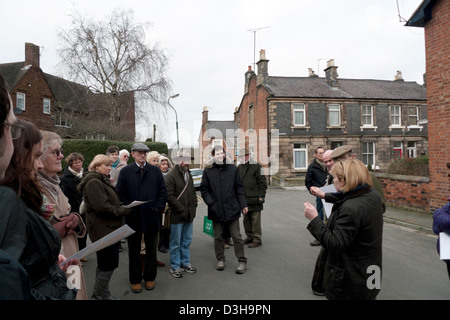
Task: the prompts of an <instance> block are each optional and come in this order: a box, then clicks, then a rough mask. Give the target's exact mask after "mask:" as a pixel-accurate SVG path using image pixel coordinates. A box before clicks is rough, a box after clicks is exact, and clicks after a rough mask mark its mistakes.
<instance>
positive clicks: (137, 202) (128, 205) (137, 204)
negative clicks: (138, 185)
mask: <svg viewBox="0 0 450 320" xmlns="http://www.w3.org/2000/svg"><path fill="white" fill-rule="evenodd" d="M149 201H150V200H148V201H133V202H132V203H130V204H127V205H126V206H123V207H124V208H133V207H136V206H140V205H141V204H143V203H147V202H149Z"/></svg>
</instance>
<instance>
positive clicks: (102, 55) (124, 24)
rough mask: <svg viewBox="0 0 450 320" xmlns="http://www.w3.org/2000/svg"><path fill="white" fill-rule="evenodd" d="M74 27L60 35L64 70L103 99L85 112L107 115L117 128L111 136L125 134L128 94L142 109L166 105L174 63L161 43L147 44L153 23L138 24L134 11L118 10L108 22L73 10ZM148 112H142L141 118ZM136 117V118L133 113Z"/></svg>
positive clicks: (66, 74) (128, 108)
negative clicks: (168, 73) (170, 73)
mask: <svg viewBox="0 0 450 320" xmlns="http://www.w3.org/2000/svg"><path fill="white" fill-rule="evenodd" d="M71 18H72V27H71V28H70V29H68V30H61V31H60V32H59V33H58V40H59V44H60V47H59V48H58V53H59V56H60V58H61V62H60V70H61V71H62V72H63V74H64V75H65V76H68V77H69V78H70V79H71V80H73V81H75V82H77V83H80V84H83V85H85V86H87V87H88V88H89V89H90V90H91V91H92V92H93V93H94V95H99V96H102V99H103V100H102V102H100V100H99V99H92V98H91V99H88V100H89V101H95V103H91V105H90V106H86V110H85V111H84V113H85V114H90V115H91V116H92V114H93V113H94V112H95V113H97V114H101V113H103V114H104V115H107V116H106V117H107V118H108V122H107V123H108V124H107V125H108V126H109V127H110V129H109V130H110V131H111V130H116V131H119V132H110V133H109V134H108V135H110V137H108V138H115V137H114V136H117V134H120V130H121V127H122V126H121V123H123V120H124V119H125V118H126V117H129V114H130V112H133V113H134V112H135V110H134V109H135V108H134V102H133V106H132V110H131V109H130V105H129V104H127V103H124V101H126V100H128V99H124V95H129V94H130V93H131V94H133V96H134V98H135V99H136V100H138V101H145V100H148V101H150V102H151V103H149V104H146V103H143V104H142V103H141V104H140V105H159V106H165V105H166V100H167V96H168V95H169V91H170V89H171V82H170V80H169V79H168V78H167V76H166V72H167V68H168V59H167V56H166V54H165V53H164V51H163V50H162V49H161V48H159V46H158V44H154V45H153V46H152V47H150V46H149V45H147V44H146V43H145V36H146V30H147V29H148V26H149V23H148V22H146V23H136V22H135V20H134V12H133V10H131V9H127V10H124V9H116V10H114V11H113V12H112V13H111V15H110V16H109V17H108V18H107V19H105V20H104V21H99V20H94V19H91V18H87V17H85V16H83V15H82V14H80V13H79V12H78V11H73V13H72V15H71ZM146 111H147V110H142V109H138V110H137V113H138V114H137V117H138V118H140V117H143V116H144V114H145V113H146ZM133 116H134V115H133Z"/></svg>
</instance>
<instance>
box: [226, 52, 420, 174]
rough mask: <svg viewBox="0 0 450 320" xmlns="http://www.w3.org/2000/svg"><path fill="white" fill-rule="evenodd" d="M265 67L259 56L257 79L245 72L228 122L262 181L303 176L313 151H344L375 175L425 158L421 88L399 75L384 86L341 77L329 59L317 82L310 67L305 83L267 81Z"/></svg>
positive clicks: (290, 79) (288, 79)
mask: <svg viewBox="0 0 450 320" xmlns="http://www.w3.org/2000/svg"><path fill="white" fill-rule="evenodd" d="M268 63H269V60H268V59H266V54H265V51H264V50H261V52H260V60H259V61H258V63H257V69H258V73H257V74H255V72H254V71H252V70H251V67H249V69H248V71H247V72H246V73H245V85H244V95H243V97H242V100H241V103H240V105H239V107H238V108H237V109H236V111H235V113H234V119H235V123H236V124H237V127H238V128H239V129H240V130H241V132H244V136H243V137H238V142H237V144H245V146H246V147H248V148H249V149H250V150H251V152H252V153H253V156H254V158H255V159H256V160H257V161H259V162H260V163H261V164H262V165H263V166H264V167H265V168H266V170H267V174H268V175H269V176H273V175H275V174H277V175H278V176H280V177H295V176H304V175H305V173H306V170H307V167H308V164H309V163H310V162H311V161H312V160H313V153H314V150H315V149H316V148H317V147H318V146H323V147H324V148H325V149H334V148H336V147H339V146H341V145H350V146H351V147H352V149H353V152H354V153H355V154H356V155H357V157H358V158H359V159H361V160H362V161H363V162H364V163H365V164H366V165H370V166H371V167H372V168H374V169H380V170H383V169H386V168H387V167H388V165H389V163H390V162H391V161H392V160H394V159H396V158H400V157H417V156H420V155H427V154H428V125H427V105H426V103H427V97H426V89H425V87H424V86H421V85H419V84H417V83H416V82H409V81H405V80H404V79H403V78H402V75H401V72H400V71H397V74H396V75H395V77H394V80H392V81H387V80H371V79H341V78H339V77H338V73H337V69H338V67H337V66H336V65H335V63H334V60H333V59H331V60H329V61H328V63H327V68H326V69H325V77H318V76H317V75H316V74H315V73H314V72H313V71H312V69H310V70H309V76H308V77H281V76H270V75H269V72H268ZM252 134H254V136H256V137H257V142H256V141H254V139H253V141H252V139H251V138H250V139H249V138H248V137H250V136H252ZM267 159H269V160H268V161H267Z"/></svg>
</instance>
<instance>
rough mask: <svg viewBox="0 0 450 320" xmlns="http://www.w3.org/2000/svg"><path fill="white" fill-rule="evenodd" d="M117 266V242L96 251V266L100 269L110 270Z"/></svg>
mask: <svg viewBox="0 0 450 320" xmlns="http://www.w3.org/2000/svg"><path fill="white" fill-rule="evenodd" d="M118 266H119V243H118V242H117V243H114V244H112V245H110V246H109V247H106V248H103V249H102V250H99V251H97V267H98V268H99V269H100V270H101V271H112V270H114V269H116V268H117V267H118Z"/></svg>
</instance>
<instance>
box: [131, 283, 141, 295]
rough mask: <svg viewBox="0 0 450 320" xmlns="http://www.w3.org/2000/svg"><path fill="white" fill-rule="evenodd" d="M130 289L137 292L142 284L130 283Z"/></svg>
mask: <svg viewBox="0 0 450 320" xmlns="http://www.w3.org/2000/svg"><path fill="white" fill-rule="evenodd" d="M131 291H133V292H134V293H139V292H141V291H142V286H141V284H140V283H135V284H132V285H131Z"/></svg>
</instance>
